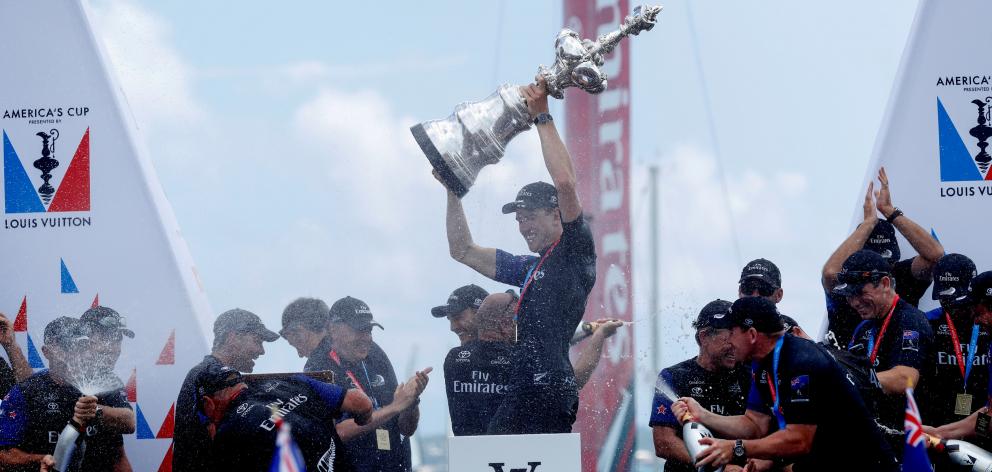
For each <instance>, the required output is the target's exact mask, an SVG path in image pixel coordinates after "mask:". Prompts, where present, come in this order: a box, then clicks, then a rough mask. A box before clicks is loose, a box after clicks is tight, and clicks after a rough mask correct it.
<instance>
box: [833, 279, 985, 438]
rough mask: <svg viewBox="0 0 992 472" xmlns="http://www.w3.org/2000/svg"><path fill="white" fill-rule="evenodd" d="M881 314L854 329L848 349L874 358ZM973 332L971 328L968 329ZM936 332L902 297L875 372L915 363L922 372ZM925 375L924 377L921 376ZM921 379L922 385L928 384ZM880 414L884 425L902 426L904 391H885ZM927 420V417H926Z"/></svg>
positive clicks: (888, 328) (881, 345) (894, 312)
mask: <svg viewBox="0 0 992 472" xmlns="http://www.w3.org/2000/svg"><path fill="white" fill-rule="evenodd" d="M886 316H888V313H886V315H885V316H883V317H882V318H876V319H871V320H864V321H862V322H861V324H860V325H858V327H857V329H855V331H854V339H853V340H851V343H850V344H849V345H848V350H849V351H851V352H852V353H854V354H857V355H860V356H864V357H867V358H868V359H869V360H871V353H872V350H873V349H874V347H875V342H876V340H877V339H878V335H879V331H880V330H881V328H882V325H883V324H884V323H885V318H886ZM969 334H970V331H969ZM932 344H933V332H932V331H931V330H930V323H929V322H927V319H926V316H925V315H924V314H923V312H921V311H920V310H917V309H916V308H914V307H913V306H912V305H910V304H909V303H906V302H905V301H903V300H902V299H901V298H900V300H899V302H898V303H896V306H895V310H894V311H893V312H892V320H891V321H889V326H888V327H887V328H886V330H885V333H884V337H883V338H882V340H881V344H880V345H879V346H878V349H877V350H878V352H877V354H876V356H875V359H874V363H873V367H874V368H875V371H876V372H884V371H886V370H889V369H891V368H893V367H896V366H900V365H902V366H906V367H912V368H914V369H916V370H918V371H919V372H921V373H922V372H923V369H924V366H925V365H926V360H927V356H929V355H930V353H931V352H932ZM921 378H922V377H921ZM924 382H925V379H923V380H921V382H920V385H919V386H918V387H919V388H925V386H924V385H923V383H924ZM877 413H878V418H879V421H880V422H881V423H882V425H884V426H887V427H889V428H892V429H895V430H903V429H904V427H905V418H906V397H905V396H904V395H883V396H882V397H881V398H880V399H879V402H878V411H877ZM925 421H928V420H925Z"/></svg>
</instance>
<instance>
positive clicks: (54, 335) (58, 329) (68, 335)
mask: <svg viewBox="0 0 992 472" xmlns="http://www.w3.org/2000/svg"><path fill="white" fill-rule="evenodd" d="M44 339H45V344H46V345H48V346H58V347H61V348H72V347H73V344H74V343H76V342H78V341H85V340H87V339H89V330H88V329H87V326H86V324H85V323H83V322H82V321H79V320H77V319H76V318H70V317H68V316H60V317H58V318H55V319H54V320H52V321H51V322H50V323H48V324H47V325H45V338H44Z"/></svg>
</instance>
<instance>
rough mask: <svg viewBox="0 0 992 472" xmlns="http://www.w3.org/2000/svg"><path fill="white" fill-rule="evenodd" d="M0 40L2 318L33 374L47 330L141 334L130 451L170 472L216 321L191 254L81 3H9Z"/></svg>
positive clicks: (129, 364)
mask: <svg viewBox="0 0 992 472" xmlns="http://www.w3.org/2000/svg"><path fill="white" fill-rule="evenodd" d="M0 31H2V33H3V37H4V41H3V46H2V51H3V53H2V56H0V57H2V60H3V66H4V72H3V74H0V128H2V138H3V149H2V152H3V181H2V183H3V207H2V208H3V213H2V220H3V222H2V225H3V226H2V228H0V260H2V261H3V264H4V270H3V272H2V273H3V275H2V283H0V311H2V312H4V313H5V314H7V316H8V317H10V318H11V319H15V318H16V320H15V323H14V328H15V331H16V332H17V334H16V336H17V339H18V342H19V343H20V345H21V346H22V348H23V349H24V350H25V351H26V354H27V356H28V360H29V362H30V363H31V364H32V367H34V368H35V369H36V370H37V369H41V368H45V367H47V366H48V360H47V359H46V358H45V357H44V355H42V344H43V342H44V341H43V332H44V328H45V325H46V324H47V323H48V322H49V321H51V320H52V319H54V318H55V317H57V316H61V315H68V316H73V317H79V316H80V315H81V314H82V313H83V311H85V310H86V309H87V308H90V306H92V305H94V304H97V303H99V304H101V305H105V306H109V307H112V308H114V309H116V310H117V311H118V312H120V313H121V314H122V315H123V316H124V317H125V318H126V320H127V324H128V327H129V328H131V329H132V330H133V331H134V332H135V334H136V336H135V337H134V339H129V338H124V342H123V347H122V351H123V354H122V356H121V358H120V360H119V361H118V363H117V366H116V373H117V375H118V376H119V377H120V379H121V381H122V382H124V383H126V387H125V390H126V392H127V396H128V400H129V401H130V402H131V405H132V407H134V409H135V412H136V414H137V431H136V433H135V434H131V435H127V436H125V448H126V451H127V454H128V456H129V458H130V461H131V463H132V465H133V467H134V469H135V470H142V471H155V470H171V451H172V448H171V445H172V435H173V420H174V403H175V401H176V396H177V394H178V392H179V386H180V383H181V382H182V379H183V377H184V376H185V374H186V371H187V369H189V367H190V366H192V365H194V364H196V363H197V362H199V360H200V358H202V356H203V355H204V354H205V353H207V352H208V346H207V343H206V338H205V336H204V333H205V331H204V330H205V329H206V328H207V327H208V326H209V325H210V320H211V316H210V310H209V306H208V303H207V300H206V297H205V295H204V293H203V290H202V288H201V287H200V286H199V283H198V281H197V279H196V277H197V276H196V272H195V269H194V267H193V264H192V261H191V258H190V257H189V254H188V252H187V249H186V245H185V242H184V241H183V239H182V236H181V234H180V232H179V227H178V225H177V224H176V221H175V219H174V216H173V214H172V210H171V209H170V207H169V205H168V203H167V201H166V199H165V196H164V194H163V192H162V189H161V188H160V186H159V184H158V181H157V179H156V177H155V173H154V171H153V169H152V166H151V163H150V162H149V160H148V156H147V155H146V154H145V153H144V151H143V150H142V147H141V146H140V145H139V144H138V142H139V141H140V140H139V139H138V138H137V136H136V131H135V126H134V123H133V121H132V118H131V116H132V115H131V113H130V112H129V111H128V110H127V109H126V101H125V100H124V98H123V96H122V95H121V91H120V89H119V88H118V86H117V85H116V80H115V79H114V77H113V74H111V73H110V72H109V68H108V64H107V60H106V58H105V56H104V55H103V53H102V52H101V49H100V47H99V46H98V44H97V42H96V41H95V39H94V34H93V30H92V28H91V26H90V23H89V21H88V20H87V16H86V12H85V10H84V8H83V6H82V5H81V4H80V2H79V1H78V0H32V1H28V2H19V1H12V2H3V3H2V4H0ZM53 405H54V403H53Z"/></svg>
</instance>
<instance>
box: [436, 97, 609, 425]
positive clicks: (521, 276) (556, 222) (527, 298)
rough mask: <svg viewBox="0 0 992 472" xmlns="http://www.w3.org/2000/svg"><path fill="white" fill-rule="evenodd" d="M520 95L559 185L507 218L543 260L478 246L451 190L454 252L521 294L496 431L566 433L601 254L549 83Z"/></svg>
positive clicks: (524, 199)
mask: <svg viewBox="0 0 992 472" xmlns="http://www.w3.org/2000/svg"><path fill="white" fill-rule="evenodd" d="M520 91H521V93H522V94H523V96H524V97H525V99H526V100H527V107H528V110H529V112H530V114H531V116H532V117H534V118H535V120H534V121H535V127H536V128H537V133H538V137H539V138H540V140H541V148H542V152H543V154H544V162H545V165H546V166H547V168H548V172H549V173H550V174H551V180H552V182H553V183H554V185H551V184H548V183H545V182H534V183H532V184H528V185H525V186H524V187H523V188H522V189H521V190H520V191H519V192H518V193H517V198H516V200H515V201H513V202H510V203H508V204H506V205H504V206H503V213H515V214H516V219H517V224H518V226H519V231H520V234H521V236H523V238H524V240H525V241H526V243H527V247H528V249H530V250H531V251H532V252H535V253H537V254H538V255H539V257H535V256H513V255H511V254H509V253H507V252H504V251H498V250H496V249H493V248H484V247H481V246H478V245H476V244H475V242H474V241H473V240H472V234H471V232H470V231H469V229H468V223H467V221H466V218H465V212H464V210H463V209H462V205H461V201H460V200H459V199H458V196H457V195H456V194H455V193H453V192H451V191H450V190H449V192H448V212H447V221H446V222H447V230H448V248H449V251H450V252H451V256H452V257H453V258H454V259H455V260H457V261H459V262H461V263H463V264H465V265H467V266H469V267H471V268H473V269H475V270H476V271H478V272H479V273H481V274H482V275H485V276H486V277H489V278H491V279H493V280H496V281H498V282H504V283H507V284H510V285H514V286H516V287H520V288H521V300H520V303H519V305H518V307H517V330H518V332H517V342H516V344H515V345H514V348H513V353H514V360H513V368H514V373H513V376H512V380H511V390H510V394H509V395H507V396H506V398H505V399H504V401H503V405H502V406H501V407H500V409H499V410H498V411H497V413H496V415H495V416H494V417H493V421H492V423H491V424H490V432H492V433H496V434H526V433H563V432H570V431H571V430H572V423H573V422H575V415H576V412H577V411H578V398H579V397H578V388H577V385H576V382H575V377H574V371H573V369H572V365H571V363H570V362H569V358H568V343H569V340H570V339H571V338H572V334H573V333H574V332H575V328H576V326H578V324H579V321H581V320H582V315H583V313H584V312H585V307H586V299H587V297H588V295H589V291H590V290H592V286H593V283H594V282H595V281H596V251H595V247H594V243H593V237H592V232H591V231H590V230H589V225H588V223H587V222H586V221H585V219H584V218H583V216H582V205H581V203H580V202H579V196H578V193H577V192H576V180H575V170H574V169H573V168H572V159H571V157H570V156H569V154H568V150H567V149H566V148H565V145H564V143H563V142H562V141H561V138H560V137H559V135H558V131H557V130H556V129H555V126H554V121H553V120H552V118H551V115H549V114H548V97H547V89H546V84H545V82H544V79H543V78H540V77H538V78H537V84H531V85H528V86H526V87H521V88H520Z"/></svg>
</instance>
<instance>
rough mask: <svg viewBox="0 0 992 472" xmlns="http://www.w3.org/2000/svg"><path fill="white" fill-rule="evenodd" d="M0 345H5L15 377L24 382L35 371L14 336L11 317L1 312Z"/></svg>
mask: <svg viewBox="0 0 992 472" xmlns="http://www.w3.org/2000/svg"><path fill="white" fill-rule="evenodd" d="M0 346H3V349H4V351H6V352H7V358H8V359H10V367H11V368H13V370H14V378H16V379H17V381H18V382H22V381H24V379H26V378H28V377H30V376H31V374H32V373H33V372H34V371H33V370H31V364H28V360H27V358H26V357H24V351H22V350H21V346H19V345H18V344H17V340H16V339H15V338H14V328H13V326H12V324H11V322H10V319H8V318H7V317H6V316H4V314H3V313H0Z"/></svg>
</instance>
